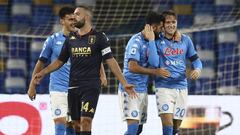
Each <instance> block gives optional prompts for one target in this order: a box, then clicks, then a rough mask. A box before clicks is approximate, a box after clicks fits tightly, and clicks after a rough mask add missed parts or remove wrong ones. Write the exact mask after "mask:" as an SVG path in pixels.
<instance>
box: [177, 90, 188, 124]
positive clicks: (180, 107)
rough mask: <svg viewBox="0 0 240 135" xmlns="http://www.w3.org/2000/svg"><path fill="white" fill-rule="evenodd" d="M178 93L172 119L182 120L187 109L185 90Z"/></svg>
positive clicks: (186, 91) (186, 93)
mask: <svg viewBox="0 0 240 135" xmlns="http://www.w3.org/2000/svg"><path fill="white" fill-rule="evenodd" d="M177 91H178V96H177V99H176V105H175V107H174V119H176V120H182V119H183V118H184V116H185V114H186V111H187V110H186V109H187V96H188V90H187V89H180V90H177Z"/></svg>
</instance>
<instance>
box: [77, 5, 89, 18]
mask: <svg viewBox="0 0 240 135" xmlns="http://www.w3.org/2000/svg"><path fill="white" fill-rule="evenodd" d="M77 8H83V9H84V10H86V11H88V12H89V13H90V14H91V16H93V10H92V8H90V7H89V6H85V5H79V6H77Z"/></svg>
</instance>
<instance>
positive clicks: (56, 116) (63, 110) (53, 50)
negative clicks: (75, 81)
mask: <svg viewBox="0 0 240 135" xmlns="http://www.w3.org/2000/svg"><path fill="white" fill-rule="evenodd" d="M59 17H60V23H61V25H62V30H61V31H60V32H57V33H54V34H53V35H51V36H50V37H48V38H47V40H46V41H45V43H44V47H43V49H42V52H41V54H40V57H39V60H38V61H37V63H36V65H35V68H34V70H33V73H32V79H31V82H30V84H29V89H28V96H29V98H30V99H31V100H34V99H35V97H36V85H35V84H34V83H33V76H34V75H35V74H36V73H37V72H39V71H41V69H43V67H44V64H45V63H46V62H47V61H49V60H50V61H51V62H53V61H54V60H55V59H57V57H58V55H59V54H60V51H61V48H62V46H63V43H64V41H65V38H66V36H67V35H68V34H69V33H70V31H74V30H75V27H74V23H75V18H74V17H75V16H74V8H71V7H63V8H61V9H60V11H59ZM69 70H70V63H69V62H68V63H66V64H64V66H63V67H62V68H61V69H59V70H58V71H56V72H53V73H51V75H50V83H49V91H50V100H51V110H52V116H53V120H54V123H55V134H56V135H64V133H65V132H66V134H67V135H71V134H73V133H74V131H73V128H72V127H71V126H70V125H71V124H70V123H67V121H66V119H67V111H68V104H67V90H68V80H69Z"/></svg>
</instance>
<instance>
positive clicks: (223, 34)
mask: <svg viewBox="0 0 240 135" xmlns="http://www.w3.org/2000/svg"><path fill="white" fill-rule="evenodd" d="M237 41H238V38H237V33H236V32H234V31H219V32H218V43H237Z"/></svg>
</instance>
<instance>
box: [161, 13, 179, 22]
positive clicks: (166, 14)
mask: <svg viewBox="0 0 240 135" xmlns="http://www.w3.org/2000/svg"><path fill="white" fill-rule="evenodd" d="M168 15H171V16H174V17H175V18H176V20H177V14H176V13H175V12H174V11H173V10H165V11H163V12H162V16H163V18H164V21H165V19H166V16H168Z"/></svg>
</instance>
